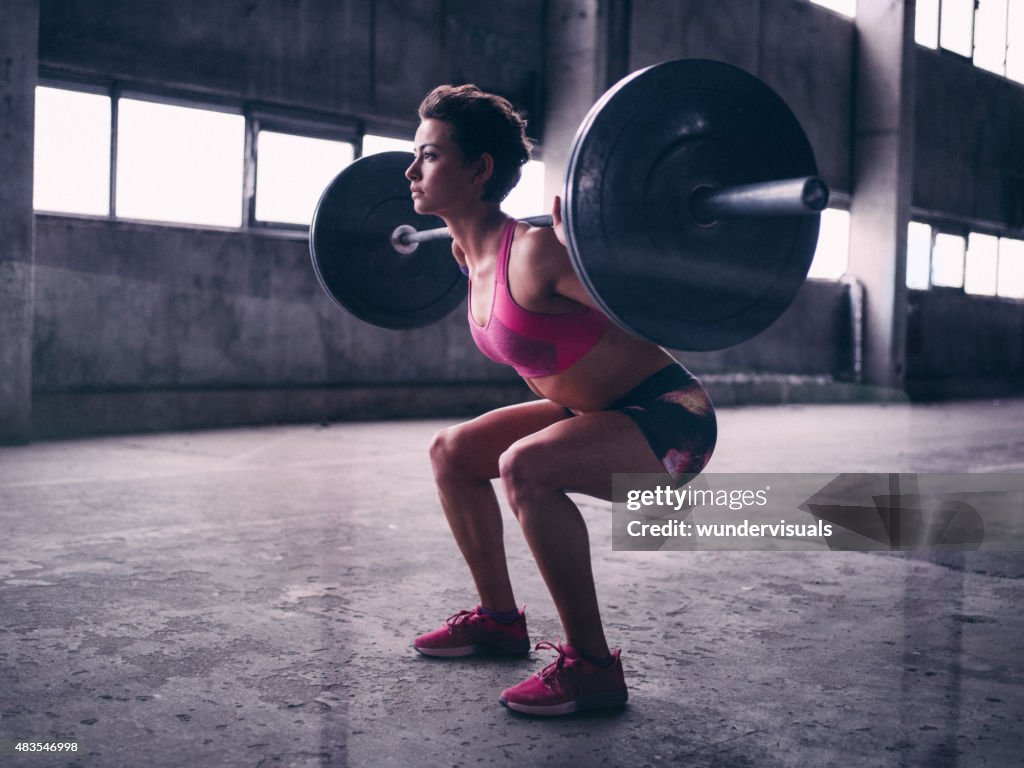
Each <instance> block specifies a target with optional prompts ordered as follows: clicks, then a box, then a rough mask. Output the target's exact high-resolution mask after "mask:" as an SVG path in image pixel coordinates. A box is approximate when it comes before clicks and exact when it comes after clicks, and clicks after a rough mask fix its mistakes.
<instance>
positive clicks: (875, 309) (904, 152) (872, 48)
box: [849, 0, 915, 389]
mask: <svg viewBox="0 0 1024 768" xmlns="http://www.w3.org/2000/svg"><path fill="white" fill-rule="evenodd" d="M914 6H915V2H914V0H858V3H857V18H856V26H857V55H856V64H855V77H856V83H857V88H856V94H855V104H854V116H855V117H854V132H853V133H854V135H853V145H854V146H853V195H852V200H851V204H850V263H849V273H850V274H851V275H853V276H854V277H856V278H857V279H858V280H860V281H861V282H862V283H863V284H864V287H865V293H866V304H865V328H864V383H866V384H873V385H876V386H881V387H888V388H893V389H903V385H904V377H905V368H906V343H905V341H906V315H907V288H906V263H907V225H908V223H909V221H910V202H911V182H912V169H913V137H914V122H913V121H914V104H913V98H914V94H913V83H914Z"/></svg>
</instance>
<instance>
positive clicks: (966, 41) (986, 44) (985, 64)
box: [914, 0, 1024, 83]
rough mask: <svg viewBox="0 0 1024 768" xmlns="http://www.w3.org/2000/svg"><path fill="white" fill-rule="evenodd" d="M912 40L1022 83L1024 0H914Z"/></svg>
mask: <svg viewBox="0 0 1024 768" xmlns="http://www.w3.org/2000/svg"><path fill="white" fill-rule="evenodd" d="M914 39H915V40H916V41H917V43H918V44H919V45H923V46H926V47H928V48H939V47H942V48H944V49H946V50H949V51H953V52H954V53H958V54H960V55H961V56H965V57H967V58H970V59H973V61H974V64H975V66H977V67H979V68H981V69H985V70H987V71H989V72H994V73H996V74H997V75H1003V76H1005V77H1008V78H1010V79H1012V80H1016V81H1017V82H1019V83H1024V1H1022V0H917V5H916V8H915V19H914Z"/></svg>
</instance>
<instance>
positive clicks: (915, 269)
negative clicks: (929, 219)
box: [907, 221, 932, 290]
mask: <svg viewBox="0 0 1024 768" xmlns="http://www.w3.org/2000/svg"><path fill="white" fill-rule="evenodd" d="M931 260H932V228H931V227H929V226H928V225H927V224H922V223H921V222H919V221H912V222H910V226H909V227H908V228H907V288H916V289H918V290H925V289H927V288H928V270H929V268H930V267H931Z"/></svg>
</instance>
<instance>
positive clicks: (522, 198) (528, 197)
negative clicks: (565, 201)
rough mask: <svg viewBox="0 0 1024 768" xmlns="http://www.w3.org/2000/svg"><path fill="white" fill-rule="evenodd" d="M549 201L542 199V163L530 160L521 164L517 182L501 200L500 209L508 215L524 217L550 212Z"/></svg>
mask: <svg viewBox="0 0 1024 768" xmlns="http://www.w3.org/2000/svg"><path fill="white" fill-rule="evenodd" d="M551 202H552V201H550V200H547V201H545V199H544V163H542V162H540V161H539V160H530V161H529V162H528V163H527V164H526V165H524V166H523V174H522V176H521V177H520V179H519V183H518V184H516V185H515V187H513V188H512V191H511V192H509V193H508V197H506V198H505V199H504V200H503V201H502V203H501V209H502V210H503V211H505V213H507V214H508V215H509V216H513V217H515V218H519V219H524V218H527V217H529V216H540V215H541V214H546V213H551Z"/></svg>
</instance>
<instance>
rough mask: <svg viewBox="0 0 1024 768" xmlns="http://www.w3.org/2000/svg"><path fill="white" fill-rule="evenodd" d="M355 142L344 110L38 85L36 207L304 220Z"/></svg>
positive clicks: (194, 218)
mask: <svg viewBox="0 0 1024 768" xmlns="http://www.w3.org/2000/svg"><path fill="white" fill-rule="evenodd" d="M247 137H248V139H249V140H248V141H247ZM358 142H359V136H358V133H357V132H356V130H355V124H354V122H353V121H347V122H346V121H344V120H341V121H339V120H338V119H337V118H336V117H330V116H328V117H319V118H310V117H308V116H297V115H294V114H290V113H287V112H282V111H280V110H277V111H270V112H267V111H261V112H259V113H258V114H243V109H242V105H237V106H235V107H225V106H222V105H219V104H212V103H209V102H207V103H186V102H185V97H179V96H176V95H168V94H161V95H150V94H149V93H148V92H147V94H146V95H141V94H139V93H137V92H133V93H131V94H130V95H128V94H124V95H122V94H121V93H116V92H114V91H113V88H112V86H109V85H108V86H95V87H93V86H72V87H70V88H65V87H57V86H49V85H47V86H39V87H38V88H37V89H36V119H35V165H34V169H35V179H34V187H33V189H34V199H33V207H34V208H35V210H37V211H52V212H54V213H71V214H90V215H98V216H116V217H123V218H132V219H140V220H145V221H158V222H171V223H185V224H199V225H212V226H222V227H242V226H249V225H256V224H263V225H266V224H271V225H285V226H288V227H295V226H308V225H309V223H310V220H311V219H312V215H313V209H314V207H315V206H316V203H317V201H318V200H319V199H320V195H321V194H322V193H323V190H324V189H325V188H326V186H327V185H328V183H330V181H331V179H333V178H334V177H335V176H336V175H337V174H338V172H339V171H340V170H341V169H342V168H344V167H345V166H346V165H347V164H349V163H351V162H352V159H353V158H354V156H355V152H356V146H357V144H358ZM247 143H248V146H247ZM365 144H366V146H367V147H372V146H375V145H376V146H381V147H383V146H384V145H385V144H387V145H388V146H387V148H388V149H391V148H395V147H401V148H402V149H404V150H409V148H410V142H408V141H400V140H398V139H391V138H388V137H383V136H381V137H376V136H366V137H365Z"/></svg>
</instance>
